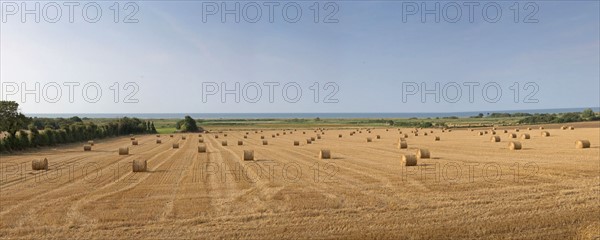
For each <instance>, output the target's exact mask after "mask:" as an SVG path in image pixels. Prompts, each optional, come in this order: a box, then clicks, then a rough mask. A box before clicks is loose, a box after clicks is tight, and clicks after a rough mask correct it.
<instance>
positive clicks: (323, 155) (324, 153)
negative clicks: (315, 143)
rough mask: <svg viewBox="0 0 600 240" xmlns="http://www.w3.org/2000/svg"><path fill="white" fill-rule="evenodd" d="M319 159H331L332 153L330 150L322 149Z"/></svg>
mask: <svg viewBox="0 0 600 240" xmlns="http://www.w3.org/2000/svg"><path fill="white" fill-rule="evenodd" d="M319 159H331V151H329V150H328V149H321V151H319Z"/></svg>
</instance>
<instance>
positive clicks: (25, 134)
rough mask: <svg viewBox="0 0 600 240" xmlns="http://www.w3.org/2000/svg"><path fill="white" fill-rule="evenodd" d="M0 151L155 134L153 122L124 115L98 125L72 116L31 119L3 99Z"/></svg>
mask: <svg viewBox="0 0 600 240" xmlns="http://www.w3.org/2000/svg"><path fill="white" fill-rule="evenodd" d="M0 119H1V121H0V152H11V151H19V150H25V149H28V148H35V147H44V146H54V145H57V144H64V143H74V142H81V141H88V140H94V139H100V138H107V137H116V136H121V135H128V134H145V133H156V128H155V127H154V122H150V121H142V120H140V119H138V118H128V117H123V118H120V119H115V120H112V121H110V122H107V123H102V124H95V123H93V122H87V121H83V120H82V119H80V118H79V117H72V118H56V119H54V118H30V117H27V116H25V115H24V114H22V113H20V112H19V104H18V103H16V102H13V101H0Z"/></svg>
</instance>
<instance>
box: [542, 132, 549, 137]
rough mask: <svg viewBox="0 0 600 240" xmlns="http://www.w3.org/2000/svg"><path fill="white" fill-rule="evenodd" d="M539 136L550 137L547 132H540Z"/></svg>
mask: <svg viewBox="0 0 600 240" xmlns="http://www.w3.org/2000/svg"><path fill="white" fill-rule="evenodd" d="M540 135H541V136H542V137H550V133H549V132H548V131H542V132H541V133H540Z"/></svg>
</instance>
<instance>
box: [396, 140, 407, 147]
mask: <svg viewBox="0 0 600 240" xmlns="http://www.w3.org/2000/svg"><path fill="white" fill-rule="evenodd" d="M398 148H399V149H406V148H408V143H406V141H399V142H398Z"/></svg>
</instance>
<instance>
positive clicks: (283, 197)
mask: <svg viewBox="0 0 600 240" xmlns="http://www.w3.org/2000/svg"><path fill="white" fill-rule="evenodd" d="M573 126H575V128H574V130H569V129H567V130H561V129H560V126H559V125H545V126H544V127H545V129H543V130H540V129H539V128H538V127H539V126H531V127H532V130H527V127H524V126H520V127H519V128H520V131H519V132H516V131H515V127H510V128H508V127H498V129H496V130H495V132H496V134H495V136H499V137H500V141H499V142H492V141H491V137H492V136H494V135H492V130H491V129H490V128H478V129H473V131H470V130H469V129H452V131H447V130H446V131H444V132H442V130H441V129H419V130H418V132H419V136H415V135H414V134H413V133H411V131H414V130H415V129H413V128H400V129H398V128H388V129H387V130H386V128H373V129H371V133H369V132H368V130H367V128H362V129H360V130H359V129H356V128H344V129H325V130H323V132H321V131H316V132H315V129H297V130H294V129H287V130H285V131H284V130H283V129H263V130H262V132H261V131H260V130H258V132H257V133H255V131H254V130H251V129H247V130H242V129H239V130H230V131H227V130H223V133H218V132H217V131H212V132H211V133H203V134H202V139H203V141H204V142H203V143H199V139H200V138H201V137H200V136H199V134H197V133H194V134H192V133H188V134H173V137H170V136H169V134H162V135H160V137H157V136H156V135H138V136H135V139H136V140H135V141H137V143H138V145H132V140H131V139H130V137H121V138H113V139H99V140H95V141H94V145H93V147H92V150H91V151H84V149H83V144H71V145H64V146H58V147H56V148H42V149H39V150H33V151H26V152H23V153H19V154H11V155H2V156H1V159H0V166H1V172H0V173H1V175H0V177H1V178H0V238H2V239H13V238H23V239H37V238H57V239H65V238H86V239H87V238H92V239H94V238H95V239H114V238H126V239H132V238H150V239H190V238H192V239H198V238H199V239H216V238H228V239H231V238H244V239H280V238H316V239H323V238H326V239H330V238H334V239H348V238H352V239H365V238H377V239H457V238H467V239H481V238H484V239H507V238H512V239H525V238H526V239H597V238H598V237H599V236H600V217H599V216H600V201H599V200H600V178H599V171H600V128H599V126H598V122H594V123H593V124H589V123H588V124H587V125H584V124H573ZM505 129H506V130H507V133H504V132H503V130H505ZM399 130H400V131H402V134H400V133H399ZM353 131H355V132H356V133H355V134H354V135H353V136H350V132H353ZM431 131H433V133H432V132H431ZM483 131H488V133H487V134H485V133H483V135H479V132H483ZM542 131H547V132H548V133H549V134H550V135H549V136H542ZM246 132H248V135H247V138H244V137H243V136H244V135H246ZM284 132H285V135H284ZM303 132H305V134H303ZM424 133H427V136H424ZM510 133H515V134H516V136H517V138H509V137H508V134H510ZM523 133H527V134H529V135H530V138H529V139H523V138H521V134H523ZM225 134H227V136H225ZM277 134H279V135H277ZM317 134H319V135H320V136H321V139H318V137H317ZM340 134H341V135H342V137H341V138H340V137H339V135H340ZM404 134H407V135H408V137H407V138H406V139H405V140H406V143H407V148H406V149H398V147H397V145H398V140H399V139H400V137H403V135H404ZM215 135H218V138H215ZM272 135H275V137H272ZM377 135H379V136H380V137H379V138H378V137H377ZM183 136H185V137H186V139H185V140H183V139H182V137H183ZM261 136H264V139H261ZM436 136H437V137H439V141H436V140H435V138H436ZM311 137H314V138H315V140H314V141H312V143H311V144H307V141H306V140H307V139H310V138H311ZM367 138H371V142H368V141H367ZM157 139H161V143H157V141H156V140H157ZM240 140H241V141H243V142H242V145H239V143H238V141H240ZM263 140H266V141H267V144H266V145H264V144H263ZM577 140H589V141H590V143H591V145H590V147H589V148H583V149H578V148H576V147H575V142H576V141H577ZM222 141H227V145H226V146H223V145H224V144H222ZM295 141H298V146H295ZM509 141H519V142H520V143H521V145H522V149H520V150H509ZM174 143H178V144H179V148H176V149H174V148H173V144H174ZM201 145H202V146H206V153H203V152H202V153H201V152H199V151H198V150H199V149H198V146H201ZM123 147H129V153H128V154H127V155H119V153H118V152H119V148H123ZM416 149H427V150H429V152H430V154H431V156H430V158H428V159H423V158H422V159H418V160H417V165H416V166H405V165H404V163H403V162H402V161H401V159H402V155H403V154H415V152H416ZM244 150H253V151H254V156H253V158H254V160H253V161H244V160H243V157H244ZM320 150H329V151H330V154H331V159H319V153H320ZM247 154H249V153H248V152H247ZM44 158H46V159H47V160H48V170H47V171H46V170H38V171H33V170H32V161H33V160H40V159H44ZM135 160H141V161H142V162H143V161H144V160H146V163H147V169H146V171H141V172H135V173H134V172H132V163H133V162H134V161H135ZM142 162H137V163H139V166H137V167H140V168H143V167H144V166H143V164H142Z"/></svg>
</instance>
